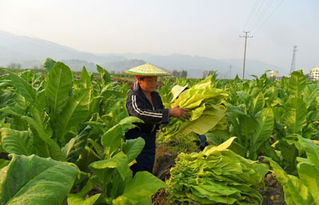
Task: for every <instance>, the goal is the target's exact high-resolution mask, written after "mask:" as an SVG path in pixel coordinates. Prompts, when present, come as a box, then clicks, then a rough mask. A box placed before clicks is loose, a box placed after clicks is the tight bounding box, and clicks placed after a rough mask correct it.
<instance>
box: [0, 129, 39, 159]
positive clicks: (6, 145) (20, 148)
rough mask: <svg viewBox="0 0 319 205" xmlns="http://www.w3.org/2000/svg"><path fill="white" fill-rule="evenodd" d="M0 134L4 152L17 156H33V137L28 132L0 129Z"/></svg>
mask: <svg viewBox="0 0 319 205" xmlns="http://www.w3.org/2000/svg"><path fill="white" fill-rule="evenodd" d="M0 133H1V143H2V147H3V149H4V150H5V151H6V152H8V153H10V154H18V155H31V154H34V151H33V137H32V136H31V135H30V133H29V132H28V131H18V130H13V129H9V128H1V129H0Z"/></svg>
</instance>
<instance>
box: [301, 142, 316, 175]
mask: <svg viewBox="0 0 319 205" xmlns="http://www.w3.org/2000/svg"><path fill="white" fill-rule="evenodd" d="M298 139H299V143H300V145H301V146H302V147H303V149H304V151H305V152H306V153H307V158H308V159H309V162H311V163H313V164H314V165H315V167H316V168H317V169H318V170H319V145H317V144H315V143H314V142H313V141H311V140H310V139H306V138H303V137H300V136H299V137H298Z"/></svg>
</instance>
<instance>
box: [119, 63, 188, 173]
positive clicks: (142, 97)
mask: <svg viewBox="0 0 319 205" xmlns="http://www.w3.org/2000/svg"><path fill="white" fill-rule="evenodd" d="M126 73H127V74H130V75H134V76H135V79H136V83H135V86H134V89H133V90H132V91H131V92H129V94H128V97H127V101H126V108H127V110H128V113H129V115H130V116H135V117H138V118H140V119H142V120H143V121H144V123H137V127H136V128H133V129H131V130H129V131H128V132H127V133H126V135H125V137H126V139H135V138H138V137H142V138H143V139H144V140H145V146H144V148H143V150H142V152H141V153H140V155H139V156H138V157H137V158H136V161H137V163H135V164H134V165H132V166H131V169H132V171H133V173H134V174H135V173H136V172H137V171H149V172H152V170H153V165H154V160H155V150H156V147H155V136H156V131H157V130H158V128H159V125H160V124H166V123H168V121H169V117H170V116H173V117H178V118H179V119H181V120H185V119H187V118H188V117H189V114H188V112H187V110H185V109H182V108H178V107H176V108H171V109H164V106H163V103H162V100H161V97H160V95H159V94H158V93H157V92H156V89H157V77H158V76H167V75H169V73H167V72H165V71H164V70H162V69H160V68H157V67H156V66H154V65H151V64H144V65H141V66H137V67H134V68H131V69H129V70H127V71H126Z"/></svg>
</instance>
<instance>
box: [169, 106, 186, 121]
mask: <svg viewBox="0 0 319 205" xmlns="http://www.w3.org/2000/svg"><path fill="white" fill-rule="evenodd" d="M169 115H170V116H173V117H178V118H179V119H181V120H186V119H187V118H189V113H188V110H187V109H183V108H179V107H174V108H171V109H169Z"/></svg>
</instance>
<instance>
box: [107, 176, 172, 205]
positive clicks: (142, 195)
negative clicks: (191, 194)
mask: <svg viewBox="0 0 319 205" xmlns="http://www.w3.org/2000/svg"><path fill="white" fill-rule="evenodd" d="M166 186H167V185H166V184H165V183H164V182H163V181H161V180H160V179H158V178H156V177H155V176H154V175H152V174H151V173H149V172H146V171H142V172H137V173H136V175H135V176H134V178H133V179H132V181H130V182H129V183H128V184H127V186H126V187H125V189H124V192H123V194H122V195H121V196H119V197H118V198H116V199H115V200H113V203H114V204H117V205H124V204H145V205H147V204H152V198H151V196H152V195H153V194H155V193H156V192H157V191H158V190H159V189H160V188H165V187H166Z"/></svg>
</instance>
